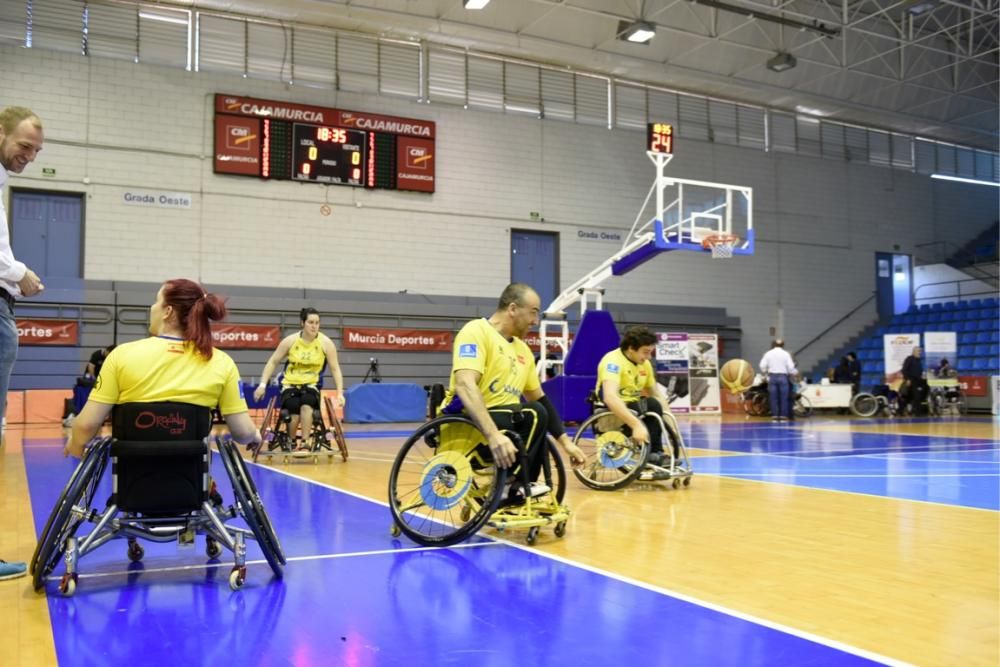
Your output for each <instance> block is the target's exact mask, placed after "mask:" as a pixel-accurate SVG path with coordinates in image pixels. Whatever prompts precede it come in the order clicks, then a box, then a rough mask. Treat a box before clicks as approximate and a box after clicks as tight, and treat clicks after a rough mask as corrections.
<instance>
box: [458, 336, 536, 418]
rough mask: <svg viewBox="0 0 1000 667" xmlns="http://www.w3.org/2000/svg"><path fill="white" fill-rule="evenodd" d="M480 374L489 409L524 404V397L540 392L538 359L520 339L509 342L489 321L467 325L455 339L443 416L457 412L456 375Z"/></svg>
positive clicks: (484, 399) (480, 386)
mask: <svg viewBox="0 0 1000 667" xmlns="http://www.w3.org/2000/svg"><path fill="white" fill-rule="evenodd" d="M463 369H471V370H474V371H478V372H479V373H480V374H481V376H480V378H479V392H480V393H481V394H482V395H483V402H484V403H485V404H486V407H487V408H493V407H496V406H498V405H511V404H513V403H520V402H521V394H523V393H524V392H526V391H534V390H536V389H541V384H540V383H539V382H538V374H537V373H536V372H535V356H534V355H533V354H532V353H531V348H529V347H528V344H527V343H525V342H524V341H523V340H521V339H520V338H517V337H514V338H512V339H511V340H507V339H506V338H504V337H503V336H501V335H500V332H499V331H497V330H496V329H494V328H493V325H492V324H490V322H489V320H487V319H485V318H484V319H480V320H473V321H471V322H469V323H467V324H466V325H465V326H464V327H462V330H461V331H459V332H458V335H457V336H455V346H454V348H453V349H452V363H451V380H450V381H449V383H448V392H447V393H446V394H445V396H444V402H443V403H442V411H443V412H455V411H457V408H458V406H459V400H458V397H457V396H456V395H455V371H458V370H463Z"/></svg>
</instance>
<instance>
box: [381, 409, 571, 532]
mask: <svg viewBox="0 0 1000 667" xmlns="http://www.w3.org/2000/svg"><path fill="white" fill-rule="evenodd" d="M505 433H506V435H507V436H508V437H509V438H510V439H511V441H512V442H513V443H514V444H515V446H516V447H517V449H518V457H519V463H520V468H519V470H520V476H521V479H520V480H517V481H518V482H520V484H521V488H522V489H528V488H530V482H532V481H534V480H529V479H527V477H528V466H527V465H526V454H525V450H524V445H523V443H522V442H521V440H520V438H519V437H518V435H517V434H516V433H512V432H509V431H507V432H505ZM546 447H547V450H546V453H545V455H544V457H543V460H542V475H543V480H544V482H545V484H546V485H548V487H549V489H550V491H549V492H548V493H546V494H545V495H542V496H540V497H537V498H532V497H530V494H528V493H526V494H525V495H526V496H528V497H526V498H524V499H523V502H510V501H509V500H508V498H507V497H505V495H506V494H507V492H508V490H509V489H508V481H509V476H510V473H509V471H508V470H507V469H505V468H500V467H498V466H497V465H496V463H494V461H493V456H492V454H491V452H490V449H489V447H488V446H487V444H486V436H484V435H483V433H482V431H480V430H479V427H478V426H476V425H475V423H473V422H472V420H471V419H469V418H468V417H465V416H463V415H458V414H455V415H451V414H446V415H440V416H436V417H432V418H431V419H430V421H428V422H426V423H425V424H423V425H422V426H420V428H418V429H417V430H416V432H415V433H413V435H411V436H410V437H409V438H408V439H407V440H406V442H405V443H404V444H403V446H402V448H400V450H399V453H398V454H397V455H396V459H395V460H394V461H393V464H392V470H391V471H390V473H389V508H390V510H391V512H392V518H393V525H392V528H391V533H392V536H393V537H399V535H400V534H405V535H406V536H407V537H409V538H410V539H412V540H413V541H414V542H416V543H418V544H421V545H423V546H438V547H442V546H450V545H452V544H457V543H459V542H461V541H463V540H465V539H467V538H469V537H471V536H472V535H474V534H475V533H476V532H478V531H479V530H480V529H482V528H483V527H484V526H489V527H491V528H494V529H496V530H497V531H499V532H504V531H506V530H527V538H526V541H527V543H528V544H534V543H535V541H536V540H537V539H538V535H539V532H540V529H541V528H542V527H544V526H550V525H551V526H553V528H554V533H555V535H556V537H562V536H564V535H565V534H566V521H567V520H568V518H569V514H570V511H569V509H568V508H567V507H566V506H565V505H564V504H563V498H564V496H565V494H566V469H565V466H564V465H563V461H562V458H561V457H560V455H559V452H558V451H557V449H556V447H555V445H554V444H553V443H552V442H551V441H550V440H546Z"/></svg>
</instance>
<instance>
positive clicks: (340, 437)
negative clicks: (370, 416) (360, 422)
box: [323, 396, 347, 461]
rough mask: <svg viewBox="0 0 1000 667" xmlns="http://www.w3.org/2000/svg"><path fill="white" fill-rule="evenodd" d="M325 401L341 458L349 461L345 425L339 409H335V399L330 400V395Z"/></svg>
mask: <svg viewBox="0 0 1000 667" xmlns="http://www.w3.org/2000/svg"><path fill="white" fill-rule="evenodd" d="M323 401H324V403H326V414H327V416H328V418H329V420H330V430H331V431H333V437H334V439H335V440H336V441H337V449H338V450H340V458H341V459H343V460H344V461H347V439H346V438H345V437H344V425H343V424H341V423H340V419H339V418H338V417H337V411H336V410H335V409H334V406H333V401H332V400H330V397H329V396H327V397H326V398H324V399H323Z"/></svg>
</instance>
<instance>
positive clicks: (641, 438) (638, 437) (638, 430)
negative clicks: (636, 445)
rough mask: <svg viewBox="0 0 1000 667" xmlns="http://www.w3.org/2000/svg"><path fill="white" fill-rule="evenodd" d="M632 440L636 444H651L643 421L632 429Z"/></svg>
mask: <svg viewBox="0 0 1000 667" xmlns="http://www.w3.org/2000/svg"><path fill="white" fill-rule="evenodd" d="M632 439H633V440H634V441H636V442H649V431H648V430H646V425H645V424H643V423H642V422H641V421H640V422H639V424H638V425H637V426H636V427H635V428H633V429H632Z"/></svg>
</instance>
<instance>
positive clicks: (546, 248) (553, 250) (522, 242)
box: [510, 229, 559, 309]
mask: <svg viewBox="0 0 1000 667" xmlns="http://www.w3.org/2000/svg"><path fill="white" fill-rule="evenodd" d="M510 280H511V282H515V283H527V284H528V285H531V286H532V287H534V288H535V291H536V292H538V296H540V297H541V299H542V309H545V308H546V307H547V306H548V305H549V304H550V303H552V301H553V300H554V299H555V298H556V295H557V294H559V235H558V234H557V233H555V232H529V231H525V230H523V229H512V230H510Z"/></svg>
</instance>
